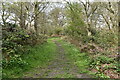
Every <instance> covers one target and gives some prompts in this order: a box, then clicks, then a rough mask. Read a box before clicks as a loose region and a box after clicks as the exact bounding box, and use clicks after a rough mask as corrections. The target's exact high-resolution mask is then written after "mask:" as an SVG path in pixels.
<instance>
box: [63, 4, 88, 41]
mask: <svg viewBox="0 0 120 80" xmlns="http://www.w3.org/2000/svg"><path fill="white" fill-rule="evenodd" d="M66 12H67V17H68V23H69V24H68V26H67V28H66V29H65V32H66V34H68V35H69V36H70V37H72V38H75V39H78V40H81V41H82V42H87V40H88V36H87V28H86V25H85V23H84V21H83V17H82V9H81V8H80V6H79V4H78V3H70V4H68V8H67V11H66Z"/></svg>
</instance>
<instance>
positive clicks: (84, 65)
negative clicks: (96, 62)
mask: <svg viewBox="0 0 120 80" xmlns="http://www.w3.org/2000/svg"><path fill="white" fill-rule="evenodd" d="M59 42H61V44H63V45H62V46H63V48H64V49H65V52H66V55H67V56H68V58H69V59H70V60H71V61H72V62H73V64H74V65H76V66H77V67H78V68H79V73H89V70H88V67H89V57H88V55H87V53H81V52H80V51H79V49H78V48H77V47H76V46H75V45H72V44H70V43H68V42H65V41H62V40H59Z"/></svg>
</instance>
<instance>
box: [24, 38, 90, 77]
mask: <svg viewBox="0 0 120 80" xmlns="http://www.w3.org/2000/svg"><path fill="white" fill-rule="evenodd" d="M51 41H52V42H54V44H56V47H57V48H56V49H57V50H56V53H55V58H54V60H52V61H50V62H49V64H48V66H46V67H38V68H35V69H33V70H32V71H30V72H27V73H25V74H24V76H23V77H24V78H90V75H88V74H87V73H85V72H84V71H83V70H85V69H86V67H85V66H86V64H82V63H81V64H82V66H81V70H80V69H79V67H80V66H79V67H78V66H76V65H75V64H74V61H73V60H72V59H71V58H70V56H68V53H69V51H70V52H72V53H73V54H75V53H76V52H75V50H74V49H71V48H75V47H73V46H69V47H68V46H67V49H66V45H65V43H67V42H64V41H63V40H60V39H59V38H56V39H53V38H52V39H51ZM67 45H69V44H68V43H67ZM68 48H69V49H68ZM68 50H69V51H68ZM71 50H72V51H71ZM73 50H74V51H73ZM77 53H78V52H77ZM81 54H82V53H81ZM82 55H83V54H82ZM72 56H73V55H72ZM73 57H74V56H73ZM81 57H83V56H81ZM81 61H82V62H84V61H85V60H84V58H82V59H81ZM84 65H85V66H84ZM85 71H87V70H85Z"/></svg>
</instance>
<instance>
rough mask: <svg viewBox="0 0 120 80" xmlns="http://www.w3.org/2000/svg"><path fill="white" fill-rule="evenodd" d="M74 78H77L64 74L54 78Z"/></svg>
mask: <svg viewBox="0 0 120 80" xmlns="http://www.w3.org/2000/svg"><path fill="white" fill-rule="evenodd" d="M74 77H75V76H73V75H72V74H69V73H64V74H59V75H56V76H55V77H54V78H74Z"/></svg>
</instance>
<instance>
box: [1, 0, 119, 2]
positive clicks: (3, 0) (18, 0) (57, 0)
mask: <svg viewBox="0 0 120 80" xmlns="http://www.w3.org/2000/svg"><path fill="white" fill-rule="evenodd" d="M7 1H11V2H21V1H22V2H34V1H43V2H44V1H47V2H48V1H49V2H65V1H70V2H78V1H80V0H0V2H7ZM82 1H88V0H82ZM89 1H95V2H107V1H110V2H118V1H119V0H89Z"/></svg>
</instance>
